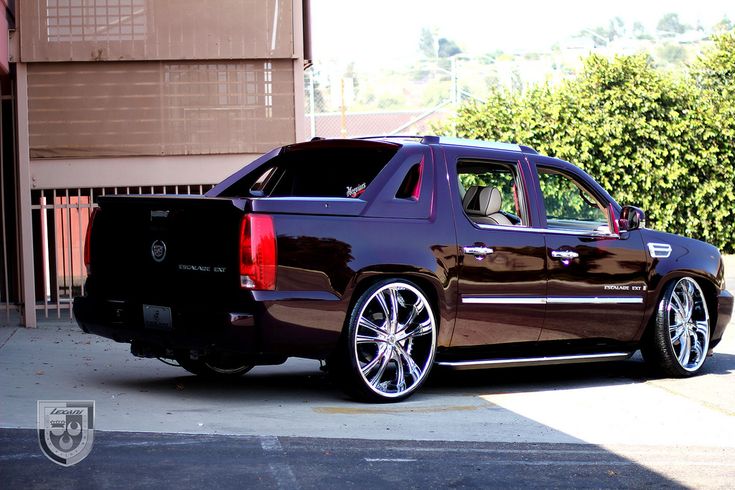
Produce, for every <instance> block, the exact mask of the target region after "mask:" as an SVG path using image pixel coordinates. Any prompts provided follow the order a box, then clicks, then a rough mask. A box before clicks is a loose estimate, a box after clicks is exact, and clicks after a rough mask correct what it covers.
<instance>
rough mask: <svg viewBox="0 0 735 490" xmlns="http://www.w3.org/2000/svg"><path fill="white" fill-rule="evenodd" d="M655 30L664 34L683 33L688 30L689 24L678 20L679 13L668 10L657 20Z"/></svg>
mask: <svg viewBox="0 0 735 490" xmlns="http://www.w3.org/2000/svg"><path fill="white" fill-rule="evenodd" d="M656 30H657V31H658V32H660V33H661V34H663V35H664V36H675V35H676V34H683V33H684V32H686V31H687V30H689V26H687V25H684V24H682V23H681V22H680V21H679V14H675V13H673V12H669V13H668V14H664V16H663V17H661V20H659V21H658V25H657V26H656Z"/></svg>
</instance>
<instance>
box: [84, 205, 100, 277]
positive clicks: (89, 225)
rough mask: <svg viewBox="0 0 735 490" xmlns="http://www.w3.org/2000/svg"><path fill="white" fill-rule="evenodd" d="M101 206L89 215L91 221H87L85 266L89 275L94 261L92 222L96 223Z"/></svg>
mask: <svg viewBox="0 0 735 490" xmlns="http://www.w3.org/2000/svg"><path fill="white" fill-rule="evenodd" d="M97 211H99V208H94V209H93V210H92V214H91V215H89V223H87V234H86V235H85V236H84V266H85V267H86V268H87V275H89V272H90V264H91V263H92V250H91V248H90V242H91V240H92V223H94V217H95V216H97Z"/></svg>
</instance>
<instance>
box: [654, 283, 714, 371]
mask: <svg viewBox="0 0 735 490" xmlns="http://www.w3.org/2000/svg"><path fill="white" fill-rule="evenodd" d="M650 328H651V330H650V331H649V332H648V335H647V336H646V338H645V339H644V342H643V345H642V346H641V352H642V354H643V357H644V359H645V360H646V361H647V362H648V363H649V364H650V365H651V366H652V367H653V368H654V369H655V370H656V371H658V372H659V373H661V374H663V375H665V376H669V377H673V378H685V377H689V376H694V375H695V374H697V373H698V372H699V371H700V370H701V369H702V365H703V364H704V361H705V360H706V358H707V351H708V350H709V338H710V320H709V311H708V310H707V300H706V298H705V296H704V292H703V291H702V288H701V287H700V286H699V284H697V281H695V280H694V279H692V278H691V277H682V278H680V279H676V280H674V281H672V282H670V283H669V284H668V285H667V286H666V288H665V289H664V292H663V295H662V296H661V299H660V301H659V303H658V307H657V310H656V316H655V318H654V319H653V321H652V324H651V325H650Z"/></svg>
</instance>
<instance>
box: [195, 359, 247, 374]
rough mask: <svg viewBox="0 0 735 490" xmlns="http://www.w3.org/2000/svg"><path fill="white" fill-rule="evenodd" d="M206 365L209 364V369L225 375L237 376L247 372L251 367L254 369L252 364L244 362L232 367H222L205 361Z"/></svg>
mask: <svg viewBox="0 0 735 490" xmlns="http://www.w3.org/2000/svg"><path fill="white" fill-rule="evenodd" d="M204 365H205V366H207V368H208V369H210V370H211V371H212V372H215V373H217V374H222V375H225V376H236V375H238V374H245V373H247V372H248V371H250V370H251V369H253V365H252V364H244V365H240V366H237V365H235V366H231V367H220V366H215V365H212V364H211V363H209V362H205V363H204Z"/></svg>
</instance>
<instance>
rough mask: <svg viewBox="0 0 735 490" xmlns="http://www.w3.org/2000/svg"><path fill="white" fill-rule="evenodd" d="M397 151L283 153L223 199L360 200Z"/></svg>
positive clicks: (380, 149) (225, 193) (322, 149)
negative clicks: (327, 198) (334, 198)
mask: <svg viewBox="0 0 735 490" xmlns="http://www.w3.org/2000/svg"><path fill="white" fill-rule="evenodd" d="M396 152H397V148H385V147H380V148H363V147H358V148H350V147H337V148H316V149H303V150H298V151H292V152H285V153H282V154H280V155H278V156H276V157H275V158H273V159H271V160H270V161H269V162H268V163H267V164H266V165H264V166H263V167H261V168H260V169H258V171H257V172H251V173H249V174H247V175H245V176H244V177H243V178H242V179H241V180H240V181H238V182H237V183H235V184H233V185H232V186H231V187H229V188H228V189H226V190H225V191H224V192H223V193H222V194H221V196H222V197H263V196H268V197H351V198H356V197H359V196H360V195H361V194H362V193H363V192H365V190H366V189H367V187H368V186H369V185H370V183H371V182H372V181H373V179H375V177H376V176H377V175H378V173H380V171H381V170H383V168H384V167H385V166H386V164H387V163H388V162H389V161H390V160H391V158H393V156H394V155H395V154H396Z"/></svg>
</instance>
